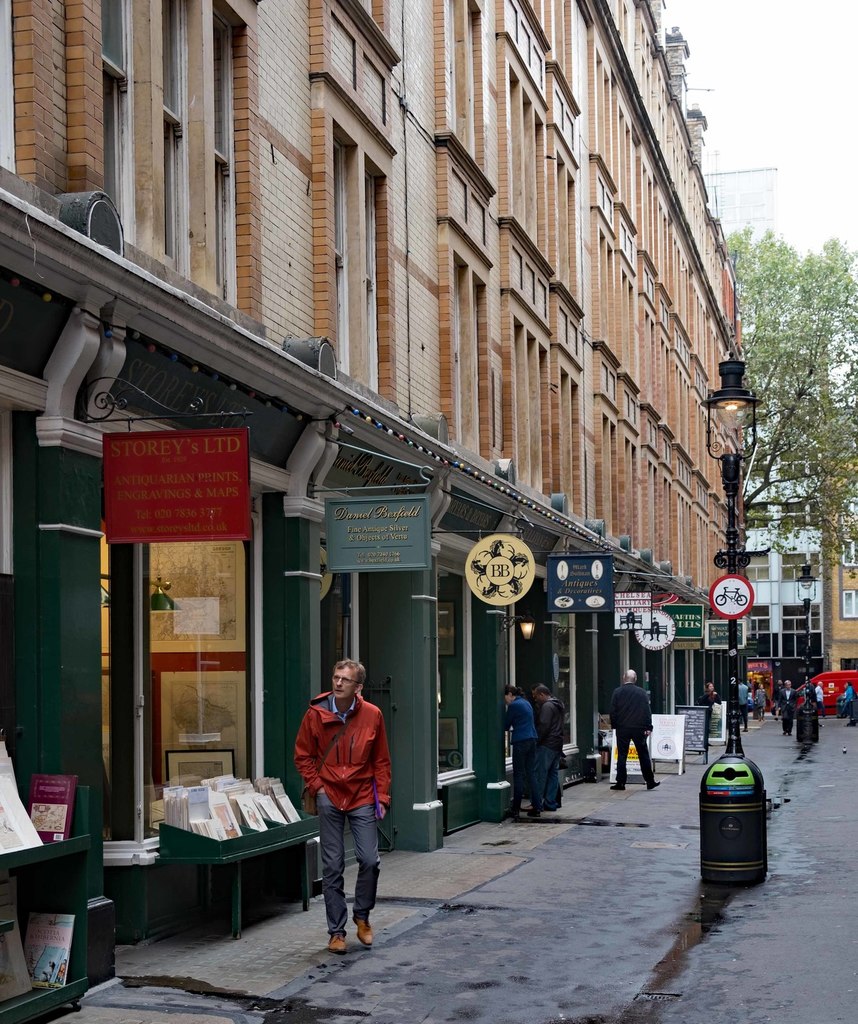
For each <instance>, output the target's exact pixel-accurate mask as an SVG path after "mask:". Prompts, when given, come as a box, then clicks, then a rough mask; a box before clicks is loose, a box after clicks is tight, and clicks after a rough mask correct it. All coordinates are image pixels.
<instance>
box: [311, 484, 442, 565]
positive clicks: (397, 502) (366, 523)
mask: <svg viewBox="0 0 858 1024" xmlns="http://www.w3.org/2000/svg"><path fill="white" fill-rule="evenodd" d="M429 536H430V530H429V498H428V497H427V496H426V495H425V494H420V495H416V496H412V497H409V498H393V497H384V498H379V497H376V498H331V499H329V500H328V501H326V502H325V545H326V549H327V552H328V571H329V572H382V571H384V572H386V571H389V570H391V569H428V568H429V566H430V565H431V562H432V554H431V550H430V540H429Z"/></svg>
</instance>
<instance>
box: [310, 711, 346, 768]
mask: <svg viewBox="0 0 858 1024" xmlns="http://www.w3.org/2000/svg"><path fill="white" fill-rule="evenodd" d="M348 727H349V723H348V720H346V721H345V722H344V723H343V727H342V729H340V730H339V731H338V732H337V734H336V736H334V738H333V739H332V740H331V742H330V743H329V744H328V745H327V747H325V752H324V754H322V760H321V761H319V767H318V768H317V769H316V771H317V772H319V771H321V770H322V765H323V764H324V763H325V761H326V759H327V757H328V754H330V752H331V750H332V749H333V746H334V744H335V743H336V742H337V740H338V739H339V738H340V736H342V734H343V733H344V732H345V731H346V729H348Z"/></svg>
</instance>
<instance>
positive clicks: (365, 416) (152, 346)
mask: <svg viewBox="0 0 858 1024" xmlns="http://www.w3.org/2000/svg"><path fill="white" fill-rule="evenodd" d="M103 331H104V334H105V337H110V336H111V334H112V328H111V326H110V325H109V324H105V325H103ZM108 332H110V334H109V333H108ZM135 335H136V337H135ZM128 337H129V338H130V339H131V340H132V341H137V342H139V343H140V344H142V345H143V347H144V348H145V349H146V351H147V352H150V353H152V354H155V353H158V354H160V355H162V356H163V357H164V358H166V359H168V360H169V361H170V362H173V363H180V364H182V365H183V366H185V367H186V368H187V369H188V370H189V371H190V372H191V373H202V374H205V375H206V376H207V377H208V378H209V379H210V380H212V381H220V382H221V383H222V384H224V385H225V386H226V387H227V388H228V389H229V390H230V391H235V392H237V393H240V394H242V395H244V396H246V397H247V398H249V399H252V400H254V401H257V402H261V403H262V404H263V405H264V406H266V407H269V408H271V407H273V408H275V409H278V410H280V411H282V412H284V413H288V414H289V415H290V416H294V418H295V419H296V420H298V421H299V422H313V417H311V416H310V415H308V414H307V413H306V412H303V411H302V410H300V409H298V408H297V407H295V406H293V405H291V404H290V403H288V402H286V401H284V400H282V399H280V398H275V397H274V396H272V395H263V394H260V393H259V392H258V391H256V390H255V389H253V388H248V387H245V386H244V385H242V384H241V383H239V382H238V381H235V380H231V379H228V378H226V377H224V376H223V375H222V374H220V373H218V372H217V371H216V370H212V369H210V368H209V367H206V366H204V365H202V364H201V363H198V362H195V361H193V360H188V359H187V358H186V357H184V356H182V355H180V354H179V353H178V352H176V351H174V350H172V349H170V348H167V347H165V346H163V345H159V344H157V343H155V342H153V341H151V340H149V339H145V338H141V337H140V335H139V334H138V333H137V332H129V334H128ZM326 419H328V420H329V421H330V422H331V423H332V425H333V426H335V427H337V428H341V429H343V430H345V431H346V432H348V433H353V432H354V431H353V428H352V427H351V426H350V425H349V419H353V420H359V421H360V422H362V423H364V424H367V425H368V426H370V427H372V428H373V429H374V430H378V431H380V432H381V433H383V434H385V435H386V436H387V437H391V438H394V439H395V440H396V441H399V442H400V443H401V444H402V445H404V446H405V447H406V448H409V449H412V450H413V451H416V452H418V453H419V454H420V455H423V456H425V457H426V458H428V459H431V460H433V461H434V462H436V463H438V465H440V466H443V467H445V468H448V469H451V470H454V471H456V472H459V473H462V474H463V476H466V477H469V478H470V479H472V480H476V481H478V482H479V483H481V484H483V485H485V486H486V487H489V488H491V489H492V490H493V491H496V492H497V493H498V494H502V495H504V497H506V498H509V499H510V500H512V501H514V502H515V503H516V504H517V505H520V506H521V507H522V508H525V509H528V510H529V511H532V512H534V513H535V514H537V515H540V516H541V517H542V518H543V519H545V520H547V521H548V522H550V523H552V524H553V525H555V526H560V527H564V528H566V529H567V530H569V531H570V532H573V533H577V534H578V535H579V536H586V537H587V539H588V540H589V539H590V538H589V536H588V533H589V531H588V533H585V532H584V531H583V530H582V529H581V527H579V526H578V525H577V524H576V523H574V522H573V521H572V520H571V519H568V518H566V517H565V516H562V515H559V514H558V513H557V512H556V511H555V510H554V509H550V508H547V507H546V506H544V505H542V504H540V503H539V502H536V501H534V500H533V499H532V498H530V497H528V496H527V495H526V494H523V493H522V492H521V491H520V490H518V489H517V488H516V487H514V486H512V485H511V484H509V483H508V482H507V481H504V480H500V479H497V478H494V477H492V476H491V474H489V473H486V472H485V470H483V469H480V468H479V467H477V466H474V465H472V464H471V463H469V462H468V461H467V460H465V459H461V458H459V457H457V456H456V455H450V454H447V453H442V452H439V451H437V450H436V449H434V448H433V447H431V446H430V445H428V444H426V443H425V442H424V441H423V440H422V439H419V438H414V437H410V436H409V435H408V434H406V433H405V432H404V431H403V430H402V429H401V428H400V427H399V426H398V425H393V424H391V423H389V422H385V421H384V420H383V419H381V418H379V416H378V415H377V414H375V413H374V412H370V411H368V410H367V409H363V408H361V407H360V406H358V405H349V406H348V408H347V409H346V410H344V412H343V413H340V414H338V415H334V416H331V417H326Z"/></svg>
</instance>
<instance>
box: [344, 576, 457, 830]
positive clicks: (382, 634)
mask: <svg viewBox="0 0 858 1024" xmlns="http://www.w3.org/2000/svg"><path fill="white" fill-rule="evenodd" d="M358 592H359V610H358V614H359V620H358V621H359V622H360V628H359V642H358V652H359V655H360V660H361V661H362V662H363V664H364V665H365V666H366V670H367V684H368V685H367V687H366V693H367V697H368V699H369V700H370V701H372V702H373V703H376V702H377V704H378V706H379V707H380V708H381V711H382V713H383V714H384V720H385V726H386V728H387V736H388V741H389V744H390V756H391V761H392V764H393V785H392V794H391V796H392V806H391V811H392V815H391V817H390V818H385V819H384V821H382V823H381V826H380V831H381V838H382V841H383V842H386V843H389V847H388V848H393V847H395V848H396V849H397V850H431V849H437V848H438V846H440V845H441V844H442V842H443V808H442V806H441V801H440V800H439V799H438V788H437V778H438V739H437V736H438V728H437V720H438V685H437V674H436V666H437V658H436V655H435V644H436V640H435V634H436V631H437V620H436V602H435V597H434V592H435V585H434V576H433V574H432V573H431V572H430V571H428V570H414V571H410V570H402V571H399V572H367V573H362V574H361V575H360V578H359V586H358Z"/></svg>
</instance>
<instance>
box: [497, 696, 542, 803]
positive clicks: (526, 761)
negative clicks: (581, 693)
mask: <svg viewBox="0 0 858 1024" xmlns="http://www.w3.org/2000/svg"><path fill="white" fill-rule="evenodd" d="M503 699H504V704H506V714H505V715H504V729H507V730H508V731H509V734H510V737H509V742H510V746H511V747H512V816H513V818H515V819H518V817H519V816H520V814H521V801H522V798H523V796H524V787H525V782H526V783H527V787H528V789H529V790H530V810H529V811H528V812H527V816H528V818H538V817H539V816H540V814H541V813H542V799H541V796H540V793H539V790H538V788H537V785H536V724H535V722H534V720H533V707H532V706H531V703H530V701H529V700H525V697H524V691H523V690H521V689H519V688H518V687H517V686H506V687H504V691H503Z"/></svg>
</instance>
